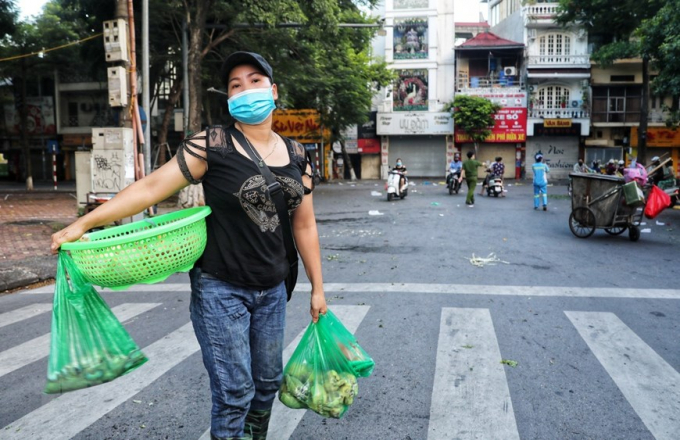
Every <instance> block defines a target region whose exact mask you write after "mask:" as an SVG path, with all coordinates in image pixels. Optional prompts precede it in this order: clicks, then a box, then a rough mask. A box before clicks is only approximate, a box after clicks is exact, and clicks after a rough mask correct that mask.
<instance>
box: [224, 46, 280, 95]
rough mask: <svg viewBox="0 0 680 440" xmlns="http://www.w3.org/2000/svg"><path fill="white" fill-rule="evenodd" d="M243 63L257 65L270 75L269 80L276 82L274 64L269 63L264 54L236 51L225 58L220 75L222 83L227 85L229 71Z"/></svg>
mask: <svg viewBox="0 0 680 440" xmlns="http://www.w3.org/2000/svg"><path fill="white" fill-rule="evenodd" d="M243 64H250V65H252V66H255V67H257V68H258V69H260V71H261V72H262V73H263V74H265V75H266V76H267V77H269V80H270V81H271V82H272V84H273V83H274V72H273V71H272V66H270V65H269V63H268V62H267V60H265V59H264V58H262V55H260V54H256V53H254V52H234V53H232V54H231V55H229V56H228V57H227V59H226V60H224V63H222V69H221V71H220V76H221V78H222V83H223V84H224V85H225V87H226V86H227V85H228V84H227V83H228V82H229V73H230V72H231V71H232V69H233V68H234V67H237V66H241V65H243Z"/></svg>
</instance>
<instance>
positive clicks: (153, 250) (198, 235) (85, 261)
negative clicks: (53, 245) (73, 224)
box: [61, 206, 211, 290]
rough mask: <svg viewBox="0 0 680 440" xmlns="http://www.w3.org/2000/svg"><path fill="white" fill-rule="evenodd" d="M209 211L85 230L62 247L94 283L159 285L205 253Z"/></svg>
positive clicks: (118, 287) (189, 211)
mask: <svg viewBox="0 0 680 440" xmlns="http://www.w3.org/2000/svg"><path fill="white" fill-rule="evenodd" d="M210 212H211V210H210V208H209V207H207V206H200V207H197V208H189V209H182V210H180V211H175V212H171V213H168V214H163V215H159V216H157V217H152V218H148V219H145V220H141V221H137V222H134V223H130V224H127V225H122V226H116V227H113V228H108V229H104V230H102V231H97V232H93V233H90V234H86V235H84V236H83V238H81V240H80V241H77V242H73V243H64V244H63V245H61V248H62V249H63V250H65V251H69V252H70V254H71V257H72V258H73V261H75V263H76V265H77V266H78V268H79V269H80V270H81V271H82V273H83V275H84V276H85V277H86V278H87V279H88V281H90V282H91V283H92V284H94V285H97V286H101V287H108V288H110V289H112V290H124V289H127V288H128V287H130V286H132V285H134V284H153V283H158V282H161V281H163V280H165V279H166V278H167V277H169V276H170V275H172V274H173V273H176V272H187V271H189V270H190V269H191V268H192V267H193V266H194V263H195V262H196V260H197V259H198V258H199V257H200V256H201V254H203V250H204V249H205V244H206V241H207V237H206V231H205V218H206V217H207V216H208V215H209V214H210Z"/></svg>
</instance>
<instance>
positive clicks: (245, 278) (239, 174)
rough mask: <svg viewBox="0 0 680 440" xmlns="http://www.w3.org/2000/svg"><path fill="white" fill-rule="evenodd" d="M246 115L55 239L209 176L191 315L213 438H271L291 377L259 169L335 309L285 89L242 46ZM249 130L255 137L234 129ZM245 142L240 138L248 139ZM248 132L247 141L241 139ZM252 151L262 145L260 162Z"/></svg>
mask: <svg viewBox="0 0 680 440" xmlns="http://www.w3.org/2000/svg"><path fill="white" fill-rule="evenodd" d="M221 76H222V80H223V82H224V85H225V86H226V88H227V93H228V95H229V101H228V103H229V112H230V114H231V116H232V117H233V118H234V119H235V120H236V121H237V122H236V123H235V125H233V126H231V127H228V128H224V127H221V126H215V127H210V128H208V129H206V130H205V131H203V132H200V133H197V134H195V135H193V136H190V137H189V138H187V139H186V140H185V141H184V142H183V143H182V145H181V146H180V148H179V149H178V152H177V155H176V156H175V157H174V158H173V159H172V160H171V161H170V162H168V163H167V164H166V165H164V166H162V167H161V168H159V169H158V170H156V171H154V172H153V173H151V174H150V175H148V176H147V177H145V178H143V179H141V180H139V181H137V182H135V183H134V184H132V185H130V186H129V187H127V188H125V189H124V190H123V191H121V192H120V193H119V194H118V195H117V196H116V197H114V198H113V199H111V200H110V201H108V202H106V203H105V204H103V205H102V206H100V207H98V208H97V209H95V210H94V211H92V212H91V213H89V214H87V215H85V216H83V217H81V218H79V219H78V220H77V221H75V222H74V223H73V224H71V225H70V226H68V227H66V228H65V229H63V230H61V231H59V232H57V233H55V234H54V235H53V236H52V247H51V248H52V252H55V253H56V252H57V250H58V249H59V247H60V246H61V244H62V243H65V242H71V241H75V240H78V239H79V238H80V237H81V236H82V235H83V234H84V233H85V232H87V231H88V230H89V229H92V228H94V227H97V226H102V225H105V224H109V223H111V222H112V221H114V220H118V219H121V218H125V217H129V216H131V215H134V214H137V213H139V212H142V211H143V210H144V209H146V208H147V207H149V206H152V205H154V204H156V203H159V202H161V201H163V200H165V199H167V198H168V197H170V196H171V195H173V194H175V193H176V192H177V191H179V190H181V189H182V188H184V187H186V186H187V185H189V184H198V183H200V182H202V183H203V188H204V191H205V201H206V205H208V206H210V208H211V209H212V215H210V216H208V217H207V219H206V227H207V235H208V240H207V245H206V248H205V251H204V253H203V255H202V256H201V258H199V260H198V261H197V262H196V264H195V265H194V268H193V269H192V270H191V272H190V278H191V305H190V311H191V321H192V323H193V326H194V330H195V332H196V337H197V339H198V341H199V343H200V346H201V352H202V355H203V363H204V365H205V367H206V369H207V370H208V375H209V377H210V388H211V392H212V417H211V429H210V432H211V438H212V439H218V440H220V439H238V438H254V439H264V438H265V437H266V435H267V429H268V425H269V418H270V416H271V408H272V405H273V402H274V398H275V396H276V392H277V391H278V389H279V387H280V385H281V381H282V377H283V360H282V356H283V337H284V326H285V315H286V297H287V295H286V288H285V285H284V280H285V278H286V276H287V275H288V270H289V264H288V260H287V258H286V249H285V246H284V236H283V231H282V224H281V222H280V220H279V217H278V215H277V210H276V206H275V204H274V201H273V200H272V198H271V194H270V193H269V188H268V186H267V183H266V181H265V178H264V177H263V174H262V172H261V170H260V167H263V166H264V165H265V164H266V166H268V167H269V168H270V169H271V171H272V173H273V174H274V176H275V177H276V180H277V182H278V183H279V184H280V185H281V187H282V190H283V193H284V197H285V201H286V205H287V207H288V212H289V214H290V217H291V226H292V230H293V236H294V238H295V243H296V246H297V249H298V251H299V254H300V256H301V257H302V261H303V263H304V267H305V270H306V273H307V277H308V278H309V280H310V282H311V284H312V292H311V300H310V313H311V315H312V320H313V321H314V322H316V321H317V320H318V318H319V314H320V313H321V314H324V313H326V300H325V296H324V290H323V281H322V274H321V253H320V249H319V238H318V233H317V227H316V219H315V217H314V207H313V203H312V194H311V192H312V179H311V174H312V169H311V164H310V163H308V161H307V156H306V153H305V149H304V147H303V146H302V145H300V144H299V143H297V142H294V141H291V140H289V139H286V138H282V137H281V136H279V135H277V134H276V133H274V132H273V131H272V113H273V110H274V108H275V103H274V101H275V100H276V99H278V90H277V86H276V84H274V80H273V72H272V68H271V66H270V65H269V63H268V62H267V61H266V60H265V59H264V58H262V57H261V56H260V55H258V54H255V53H251V52H235V53H233V54H231V55H230V56H229V57H228V58H227V59H226V60H225V62H224V64H223V65H222V70H221ZM231 130H238V131H239V132H240V133H241V134H242V135H243V136H244V137H245V138H244V139H245V145H243V143H240V142H238V141H237V140H236V139H235V138H234V137H233V136H232V134H231V133H234V135H238V133H236V132H233V131H231ZM239 138H240V135H239ZM241 139H243V138H241ZM247 149H253V150H254V153H255V156H256V157H257V158H258V159H259V160H258V162H255V161H253V160H252V159H251V158H250V156H249V154H248V152H247Z"/></svg>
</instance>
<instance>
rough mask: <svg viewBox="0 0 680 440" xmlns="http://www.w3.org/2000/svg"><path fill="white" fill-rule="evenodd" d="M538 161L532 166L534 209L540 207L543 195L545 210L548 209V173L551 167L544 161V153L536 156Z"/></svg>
mask: <svg viewBox="0 0 680 440" xmlns="http://www.w3.org/2000/svg"><path fill="white" fill-rule="evenodd" d="M535 158H536V163H535V164H533V165H532V166H531V169H532V170H533V173H534V209H538V206H539V205H540V202H541V196H543V210H544V211H547V210H548V173H550V168H549V167H548V165H546V164H544V163H543V155H542V154H541V153H540V152H539V153H537V154H536V156H535Z"/></svg>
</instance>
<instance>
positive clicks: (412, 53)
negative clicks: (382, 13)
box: [393, 17, 428, 60]
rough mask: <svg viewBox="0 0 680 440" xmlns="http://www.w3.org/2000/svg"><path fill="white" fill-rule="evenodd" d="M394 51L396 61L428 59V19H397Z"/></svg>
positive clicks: (395, 21)
mask: <svg viewBox="0 0 680 440" xmlns="http://www.w3.org/2000/svg"><path fill="white" fill-rule="evenodd" d="M393 50H394V51H393V53H394V59H395V60H422V59H427V57H428V39H427V17H421V18H395V19H394V40H393Z"/></svg>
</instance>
